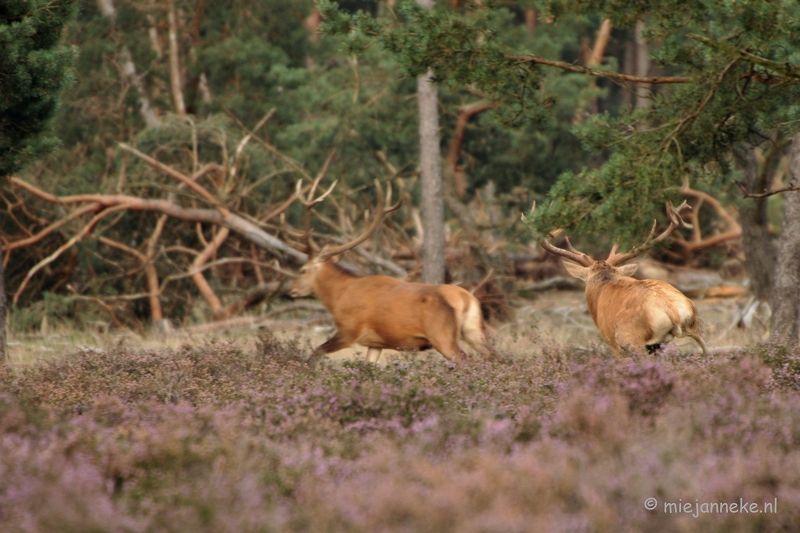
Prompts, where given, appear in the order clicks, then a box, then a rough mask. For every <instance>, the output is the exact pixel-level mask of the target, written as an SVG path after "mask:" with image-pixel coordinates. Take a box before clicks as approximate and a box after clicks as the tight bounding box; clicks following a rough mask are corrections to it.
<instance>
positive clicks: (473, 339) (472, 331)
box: [461, 304, 497, 359]
mask: <svg viewBox="0 0 800 533" xmlns="http://www.w3.org/2000/svg"><path fill="white" fill-rule="evenodd" d="M461 336H462V337H463V339H464V341H465V342H466V343H467V344H468V345H469V347H470V348H472V349H473V350H475V351H476V352H478V353H479V354H481V355H482V356H483V357H484V358H486V359H490V358H496V357H497V354H495V353H494V350H493V349H492V348H490V347H489V345H488V344H487V343H486V333H485V331H484V327H483V316H482V315H481V310H480V305H479V304H471V305H470V306H469V307H468V308H467V312H466V313H465V316H464V323H463V324H462V326H461Z"/></svg>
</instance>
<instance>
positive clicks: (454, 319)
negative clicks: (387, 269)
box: [289, 258, 493, 361]
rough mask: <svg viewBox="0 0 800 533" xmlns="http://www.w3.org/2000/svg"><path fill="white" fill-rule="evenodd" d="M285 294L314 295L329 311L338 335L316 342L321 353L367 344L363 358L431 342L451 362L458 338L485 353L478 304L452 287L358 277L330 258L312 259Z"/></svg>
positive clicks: (487, 351) (421, 347) (455, 357)
mask: <svg viewBox="0 0 800 533" xmlns="http://www.w3.org/2000/svg"><path fill="white" fill-rule="evenodd" d="M289 293H290V294H291V295H292V296H293V297H301V296H312V295H313V296H316V297H317V298H319V299H320V301H322V304H323V305H324V306H325V307H326V308H327V309H328V311H330V312H331V314H332V315H333V317H334V321H335V322H336V329H337V331H336V333H335V334H334V336H333V337H331V338H330V339H329V340H328V341H327V342H325V343H324V344H322V345H321V346H319V350H321V351H323V352H324V353H331V352H335V351H337V350H341V349H342V348H346V347H348V346H350V345H352V344H354V343H358V344H361V345H363V346H366V347H368V348H369V350H368V351H367V360H370V357H371V356H373V355H374V356H375V360H376V361H377V358H378V357H379V356H380V351H381V350H382V349H384V348H391V349H395V350H424V349H427V348H430V347H431V346H432V347H433V348H435V349H436V350H438V351H439V352H440V353H441V354H442V355H443V356H445V357H446V358H447V359H450V360H461V359H462V358H463V357H464V352H463V351H462V350H461V348H460V347H459V340H464V341H465V342H466V344H468V345H469V346H470V347H472V348H473V349H474V350H476V351H478V352H479V353H481V354H482V355H484V356H492V355H493V352H492V351H491V349H489V347H488V346H487V345H486V336H485V332H484V323H483V316H482V314H481V310H480V303H479V302H478V300H477V298H475V297H474V296H473V295H472V294H470V293H469V291H467V290H465V289H463V288H461V287H457V286H455V285H426V284H423V283H409V282H405V281H400V280H397V279H394V278H390V277H387V276H356V275H353V274H351V273H349V272H346V271H344V270H343V269H341V268H340V267H338V266H337V265H336V264H335V263H334V262H333V261H331V260H330V259H329V260H322V261H320V260H319V259H316V258H315V259H311V260H309V262H308V263H306V265H304V266H303V267H302V268H301V270H300V276H299V277H298V278H297V279H296V280H295V281H294V283H293V284H292V286H291V288H290V289H289Z"/></svg>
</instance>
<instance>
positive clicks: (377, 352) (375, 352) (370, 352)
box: [366, 347, 381, 363]
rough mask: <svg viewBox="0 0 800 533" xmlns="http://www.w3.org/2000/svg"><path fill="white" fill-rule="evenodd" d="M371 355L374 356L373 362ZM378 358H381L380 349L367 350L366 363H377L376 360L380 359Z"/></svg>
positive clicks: (371, 348) (370, 348)
mask: <svg viewBox="0 0 800 533" xmlns="http://www.w3.org/2000/svg"><path fill="white" fill-rule="evenodd" d="M373 355H374V356H375V360H374V361H373V359H372V356H373ZM380 358H381V348H373V347H369V348H367V358H366V360H367V363H370V362H375V363H377V362H378V359H380Z"/></svg>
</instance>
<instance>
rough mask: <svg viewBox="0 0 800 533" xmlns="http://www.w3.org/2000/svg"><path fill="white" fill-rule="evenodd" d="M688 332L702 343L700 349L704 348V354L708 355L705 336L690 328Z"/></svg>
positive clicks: (698, 342)
mask: <svg viewBox="0 0 800 533" xmlns="http://www.w3.org/2000/svg"><path fill="white" fill-rule="evenodd" d="M686 334H687V335H688V336H690V337H691V338H693V339H694V340H695V342H696V343H697V344H699V345H700V349H701V350H703V355H708V346H706V341H704V340H703V337H701V336H700V334H698V333H697V332H695V331H690V330H687V331H686Z"/></svg>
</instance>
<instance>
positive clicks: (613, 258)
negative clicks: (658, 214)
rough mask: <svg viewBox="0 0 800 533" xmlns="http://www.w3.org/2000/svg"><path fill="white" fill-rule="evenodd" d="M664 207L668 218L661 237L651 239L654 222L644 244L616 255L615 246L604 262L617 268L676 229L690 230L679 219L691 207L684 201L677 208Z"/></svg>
mask: <svg viewBox="0 0 800 533" xmlns="http://www.w3.org/2000/svg"><path fill="white" fill-rule="evenodd" d="M666 206H667V218H669V227H667V229H665V230H664V231H662V232H661V235H659V236H658V237H656V238H655V239H654V238H653V235H655V232H656V222H655V220H654V221H653V228H652V229H651V230H650V235H649V236H648V237H647V240H646V241H645V242H644V244H642V245H641V246H638V247H634V248H633V249H632V250H631V251H630V252H628V253H624V254H618V253H617V248H619V245H617V244H615V245H614V247H613V248H611V253H610V254H608V259H606V262H607V263H608V264H609V265H611V266H617V265H619V264H621V263H624V262H625V261H627V260H629V259H633V258H634V257H636V256H637V255H639V254H641V253H642V252H644V251H647V250H649V249H650V248H652V247H653V245H654V244H656V243H659V242H661V241H663V240H664V239H666V238H667V237H669V236H670V234H671V233H672V232H673V231H675V229H677V228H678V227H681V228H686V229H692V225H691V224H688V223H687V222H685V221H684V220H683V219H682V218H681V211H683V210H684V209H691V208H692V206H690V205H689V203H688V202H687V201H686V200H684V201H683V203H682V204H681V205H679V206H678V207H675V206H674V205H672V202H667V204H666Z"/></svg>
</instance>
